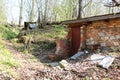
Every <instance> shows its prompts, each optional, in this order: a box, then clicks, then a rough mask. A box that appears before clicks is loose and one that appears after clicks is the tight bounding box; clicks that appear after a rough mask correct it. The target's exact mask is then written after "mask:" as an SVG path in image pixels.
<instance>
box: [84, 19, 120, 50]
mask: <svg viewBox="0 0 120 80" xmlns="http://www.w3.org/2000/svg"><path fill="white" fill-rule="evenodd" d="M85 40H86V47H87V48H89V49H93V48H94V46H95V45H97V48H99V49H101V50H107V51H120V19H115V20H107V21H95V22H92V23H90V24H89V25H87V31H86V39H85Z"/></svg>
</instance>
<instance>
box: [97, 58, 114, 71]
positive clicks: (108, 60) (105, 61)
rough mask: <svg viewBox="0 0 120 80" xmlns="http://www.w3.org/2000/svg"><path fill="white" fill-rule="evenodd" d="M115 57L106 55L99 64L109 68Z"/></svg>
mask: <svg viewBox="0 0 120 80" xmlns="http://www.w3.org/2000/svg"><path fill="white" fill-rule="evenodd" d="M114 59H115V58H113V57H112V56H106V57H105V58H104V59H103V60H102V61H101V62H100V63H99V66H101V67H103V68H106V69H108V67H109V66H110V65H111V64H112V62H113V61H114Z"/></svg>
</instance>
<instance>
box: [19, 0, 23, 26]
mask: <svg viewBox="0 0 120 80" xmlns="http://www.w3.org/2000/svg"><path fill="white" fill-rule="evenodd" d="M22 11H23V0H21V3H20V14H19V26H21V23H22Z"/></svg>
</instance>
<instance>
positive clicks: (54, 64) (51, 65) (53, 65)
mask: <svg viewBox="0 0 120 80" xmlns="http://www.w3.org/2000/svg"><path fill="white" fill-rule="evenodd" d="M48 65H49V66H50V67H56V66H58V62H52V63H48Z"/></svg>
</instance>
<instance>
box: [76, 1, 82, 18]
mask: <svg viewBox="0 0 120 80" xmlns="http://www.w3.org/2000/svg"><path fill="white" fill-rule="evenodd" d="M81 11H82V0H79V9H78V17H77V19H81V17H82V13H81Z"/></svg>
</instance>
